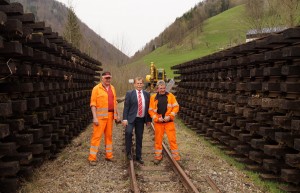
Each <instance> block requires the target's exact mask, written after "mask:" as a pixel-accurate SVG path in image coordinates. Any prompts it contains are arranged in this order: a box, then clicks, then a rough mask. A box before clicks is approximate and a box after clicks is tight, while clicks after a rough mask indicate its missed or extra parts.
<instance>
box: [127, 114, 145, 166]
mask: <svg viewBox="0 0 300 193" xmlns="http://www.w3.org/2000/svg"><path fill="white" fill-rule="evenodd" d="M144 123H145V119H144V118H139V117H136V118H135V120H134V122H133V123H128V125H127V126H126V130H125V145H126V153H127V155H128V154H130V153H131V146H132V132H133V128H135V138H136V148H135V154H136V155H135V156H136V159H137V160H139V159H141V158H142V145H143V144H142V142H143V133H144Z"/></svg>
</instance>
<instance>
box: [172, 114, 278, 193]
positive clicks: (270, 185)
mask: <svg viewBox="0 0 300 193" xmlns="http://www.w3.org/2000/svg"><path fill="white" fill-rule="evenodd" d="M176 124H178V125H180V128H181V129H186V130H188V132H190V133H193V135H195V132H194V131H192V130H190V129H189V128H188V127H187V126H185V124H184V123H183V122H182V120H180V119H177V120H176ZM199 140H201V142H203V143H204V144H206V145H207V147H208V148H209V149H210V150H211V152H212V153H214V154H215V155H217V156H219V157H220V158H222V159H223V160H225V161H226V162H227V163H229V164H230V165H231V166H233V167H235V168H237V169H238V170H240V171H242V172H243V173H245V174H246V175H247V176H248V177H249V180H251V181H252V182H253V183H254V184H255V185H257V186H259V187H262V188H263V190H264V192H268V193H284V191H281V190H280V189H278V186H279V185H283V183H277V182H271V181H263V180H261V179H260V177H259V173H257V172H253V171H249V170H247V169H245V166H246V165H245V164H243V163H240V162H238V161H236V160H235V159H234V158H233V157H230V156H228V155H227V154H225V153H224V151H223V150H221V149H220V148H218V146H217V145H215V144H214V143H211V142H210V141H207V140H206V139H205V138H204V137H203V136H199Z"/></svg>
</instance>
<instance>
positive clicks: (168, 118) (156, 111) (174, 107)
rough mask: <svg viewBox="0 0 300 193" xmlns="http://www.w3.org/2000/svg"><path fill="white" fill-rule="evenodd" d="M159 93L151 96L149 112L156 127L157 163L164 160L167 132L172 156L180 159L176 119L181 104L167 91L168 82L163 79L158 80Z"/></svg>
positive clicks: (155, 161)
mask: <svg viewBox="0 0 300 193" xmlns="http://www.w3.org/2000/svg"><path fill="white" fill-rule="evenodd" d="M157 91H158V92H157V93H156V94H153V95H152V96H151V98H150V104H149V114H150V116H151V118H152V120H153V122H154V127H155V146H154V148H155V157H154V158H155V160H154V163H155V164H159V163H160V161H161V160H162V141H163V136H164V133H165V132H166V134H167V137H168V140H169V144H170V149H171V152H172V156H173V158H174V159H175V160H177V161H178V160H180V156H179V153H178V146H177V143H176V131H175V124H174V119H175V115H176V114H177V112H178V111H179V105H178V103H177V101H176V98H175V96H174V95H173V94H172V93H169V92H166V83H165V82H164V81H163V80H161V81H158V82H157Z"/></svg>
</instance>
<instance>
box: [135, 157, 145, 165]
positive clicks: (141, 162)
mask: <svg viewBox="0 0 300 193" xmlns="http://www.w3.org/2000/svg"><path fill="white" fill-rule="evenodd" d="M136 161H137V162H139V163H140V164H144V161H143V160H142V158H141V159H137V160H136Z"/></svg>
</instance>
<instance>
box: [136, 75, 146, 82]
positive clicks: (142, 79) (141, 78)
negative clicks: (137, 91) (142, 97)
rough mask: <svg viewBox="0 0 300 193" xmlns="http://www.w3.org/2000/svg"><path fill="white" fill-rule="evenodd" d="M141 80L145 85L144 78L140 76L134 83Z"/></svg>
mask: <svg viewBox="0 0 300 193" xmlns="http://www.w3.org/2000/svg"><path fill="white" fill-rule="evenodd" d="M139 80H141V81H142V82H143V83H144V78H143V77H140V76H138V77H135V79H134V83H136V82H137V81H139Z"/></svg>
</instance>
